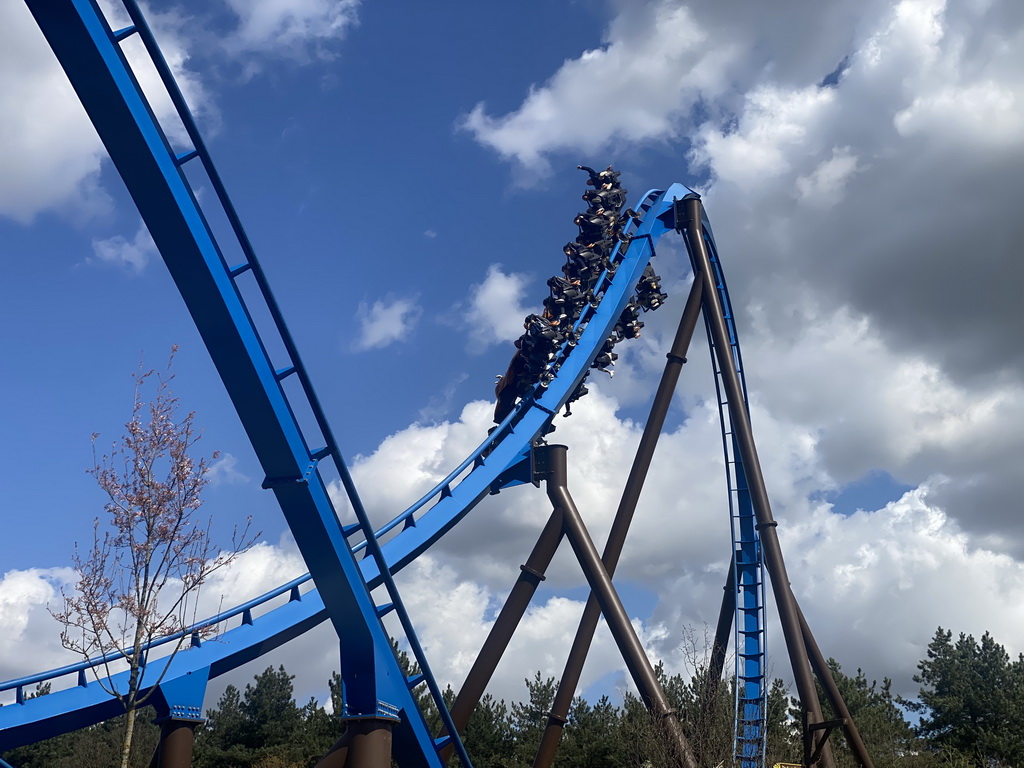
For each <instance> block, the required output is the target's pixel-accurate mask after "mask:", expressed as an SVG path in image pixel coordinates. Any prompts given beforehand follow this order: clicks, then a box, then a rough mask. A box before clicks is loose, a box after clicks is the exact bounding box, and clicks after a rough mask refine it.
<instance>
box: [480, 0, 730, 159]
mask: <svg viewBox="0 0 1024 768" xmlns="http://www.w3.org/2000/svg"><path fill="white" fill-rule="evenodd" d="M735 55H736V51H735V50H733V49H732V48H731V46H730V45H728V44H725V45H715V46H711V45H709V44H708V40H707V35H706V33H705V32H704V30H702V29H701V27H700V26H699V25H698V24H696V23H695V22H694V19H693V14H692V12H691V11H690V9H689V8H687V7H686V6H684V5H681V4H678V3H671V2H659V3H651V4H645V5H643V6H635V7H631V8H630V12H629V13H628V14H623V15H621V16H619V17H618V18H617V19H616V20H615V21H614V22H613V23H612V25H611V28H610V29H609V31H608V34H607V40H606V44H605V45H604V46H603V47H601V48H597V49H594V50H590V51H585V52H584V53H583V54H582V55H581V56H580V57H579V58H578V59H573V60H571V61H567V62H565V64H563V65H562V67H561V68H560V69H559V70H558V71H557V72H556V73H555V74H554V75H553V76H552V77H551V79H550V80H549V81H548V82H547V83H545V84H544V85H543V86H540V87H536V86H533V87H531V88H530V93H529V95H528V96H527V97H526V100H525V101H524V102H523V104H522V106H521V107H520V108H519V109H517V110H516V111H515V112H513V113H511V114H509V115H505V116H504V117H499V118H495V117H491V116H490V115H488V114H487V113H486V111H485V110H486V107H485V105H484V104H483V103H480V104H477V105H476V107H474V108H473V110H472V111H471V112H470V113H469V114H468V115H466V116H465V117H464V118H463V119H462V121H461V123H460V125H461V127H462V128H464V129H466V130H468V131H470V132H471V133H472V134H473V135H474V137H475V138H476V139H477V141H479V142H481V143H482V144H484V145H486V146H489V147H491V148H492V149H494V150H495V151H497V152H498V153H499V154H500V155H501V156H502V157H504V158H508V159H515V160H516V161H517V162H518V163H519V164H520V165H521V166H523V167H524V168H525V169H526V170H528V171H531V172H535V173H536V172H539V173H545V172H546V171H547V170H548V165H547V161H546V159H545V155H547V154H548V153H550V152H553V151H558V150H565V149H572V150H576V151H581V152H583V153H585V154H588V155H590V154H595V153H598V152H600V151H603V150H604V149H605V148H606V147H607V146H608V145H609V144H610V143H611V142H612V141H614V140H616V139H618V140H625V141H633V142H641V141H646V140H663V139H665V138H670V137H673V136H675V135H676V122H677V118H678V116H679V115H680V114H681V113H684V112H685V111H686V110H688V109H689V108H690V107H691V106H692V104H693V103H694V102H695V101H696V99H697V98H698V97H699V95H700V94H701V92H702V91H704V90H710V91H712V92H717V91H718V90H720V89H721V88H722V87H723V84H724V83H723V77H724V73H725V70H726V65H727V64H728V62H729V61H730V60H731V59H732V58H733V57H734V56H735ZM610 104H614V105H615V107H614V109H609V108H608V105H610Z"/></svg>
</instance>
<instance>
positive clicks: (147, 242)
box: [89, 224, 157, 275]
mask: <svg viewBox="0 0 1024 768" xmlns="http://www.w3.org/2000/svg"><path fill="white" fill-rule="evenodd" d="M92 252H93V255H94V258H91V259H89V261H90V262H93V263H96V262H100V263H103V264H112V265H114V266H117V267H122V268H123V269H124V270H125V271H127V272H129V273H131V274H135V275H140V274H142V272H143V270H145V268H146V265H147V264H149V259H150V257H151V256H153V255H155V254H156V252H157V250H156V245H155V244H154V243H153V238H152V237H150V236H149V230H148V229H146V225H145V224H140V225H139V230H138V232H136V233H135V237H134V238H132V239H131V240H127V239H125V237H124V236H123V235H114V236H113V237H108V238H106V239H105V240H93V241H92Z"/></svg>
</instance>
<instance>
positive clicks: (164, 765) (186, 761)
mask: <svg viewBox="0 0 1024 768" xmlns="http://www.w3.org/2000/svg"><path fill="white" fill-rule="evenodd" d="M158 722H159V723H160V743H159V744H158V745H157V748H156V753H155V754H154V755H153V762H152V763H151V765H153V766H156V768H190V766H191V765H192V747H193V746H195V742H196V726H198V725H202V723H203V722H204V721H203V720H177V719H175V718H170V717H168V718H165V719H162V720H160V721H158Z"/></svg>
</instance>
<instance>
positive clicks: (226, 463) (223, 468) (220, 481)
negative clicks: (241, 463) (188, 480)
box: [207, 453, 252, 485]
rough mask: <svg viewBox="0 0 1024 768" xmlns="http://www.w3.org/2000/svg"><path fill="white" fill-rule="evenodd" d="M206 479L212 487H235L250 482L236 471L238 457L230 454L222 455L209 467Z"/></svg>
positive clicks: (243, 474)
mask: <svg viewBox="0 0 1024 768" xmlns="http://www.w3.org/2000/svg"><path fill="white" fill-rule="evenodd" d="M207 478H208V479H209V481H210V483H211V484H213V485H236V484H241V483H248V482H250V481H251V480H252V478H250V477H249V476H248V475H246V474H245V473H244V472H242V471H241V470H239V469H238V457H237V456H235V455H233V454H230V453H225V454H223V455H222V456H221V457H220V458H219V459H217V460H216V461H215V462H213V463H212V464H211V465H210V472H209V474H208V475H207Z"/></svg>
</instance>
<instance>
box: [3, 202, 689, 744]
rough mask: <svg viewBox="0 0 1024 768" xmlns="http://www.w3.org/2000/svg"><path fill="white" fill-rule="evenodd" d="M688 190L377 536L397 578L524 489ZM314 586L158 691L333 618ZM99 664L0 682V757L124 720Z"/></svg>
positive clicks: (183, 655) (199, 657)
mask: <svg viewBox="0 0 1024 768" xmlns="http://www.w3.org/2000/svg"><path fill="white" fill-rule="evenodd" d="M689 192H690V190H689V189H688V188H686V187H684V186H682V185H681V184H674V185H672V186H671V187H670V188H669V189H668V190H666V191H659V190H652V191H650V192H648V193H647V194H646V195H645V196H644V197H643V199H642V201H641V202H640V203H639V205H637V206H636V207H635V210H636V211H637V212H638V213H640V214H641V217H642V218H641V221H640V223H639V224H636V223H633V224H631V225H630V227H629V228H628V229H627V231H626V233H627V235H630V236H631V238H632V239H631V240H630V242H629V244H628V246H625V247H624V246H622V245H620V246H619V247H617V249H616V251H615V252H614V254H613V259H612V260H613V262H614V263H615V264H616V265H617V269H616V270H615V274H614V276H609V275H604V276H602V278H601V280H600V282H599V284H598V289H597V291H596V294H597V295H598V296H599V297H600V302H599V303H598V305H597V307H596V308H595V307H591V308H588V310H587V311H586V312H585V313H584V314H583V315H582V316H581V318H580V321H579V323H580V324H581V325H583V324H585V329H584V330H583V333H582V335H581V336H580V338H579V341H578V342H577V344H576V345H575V346H573V347H569V346H566V347H565V348H564V349H563V351H562V355H561V357H560V358H559V361H558V362H559V366H558V370H557V373H556V376H555V378H554V380H552V381H551V382H550V384H549V385H548V386H547V387H542V386H540V385H537V386H536V387H535V388H534V389H533V391H532V392H531V393H530V394H529V395H528V396H527V397H526V398H524V399H523V400H521V401H520V402H519V403H518V404H517V405H516V407H515V409H514V410H513V412H512V413H511V414H510V415H509V416H508V417H507V418H506V419H505V421H503V422H502V424H500V425H499V426H498V428H497V429H496V430H495V432H494V433H493V434H491V435H489V436H487V437H486V438H485V439H484V440H483V441H482V442H481V443H480V444H479V445H478V446H477V447H476V449H475V450H474V451H473V452H472V453H471V454H470V455H469V456H467V457H466V459H465V460H464V461H463V462H462V463H460V464H459V465H458V466H457V467H455V468H454V469H453V470H452V471H451V472H450V473H449V474H448V475H447V476H446V477H445V478H444V479H442V480H441V481H440V482H439V483H437V484H436V485H435V486H434V487H433V488H432V489H431V490H430V491H428V492H427V493H426V494H424V495H423V496H422V497H421V498H420V499H418V500H417V501H416V502H415V503H413V504H412V505H411V506H409V507H408V508H407V509H405V510H404V511H403V512H401V513H400V514H398V515H396V516H395V517H394V518H392V519H391V520H390V521H388V522H387V523H386V524H384V525H383V526H381V527H380V528H378V529H377V530H376V532H375V533H376V536H377V537H378V538H381V537H384V536H386V535H388V534H389V533H391V532H393V531H397V533H395V534H394V535H393V536H392V538H390V539H389V540H388V541H387V542H386V543H384V544H383V545H382V547H381V549H382V551H383V553H384V555H385V559H386V562H387V565H388V570H389V572H390V573H392V574H394V573H397V572H399V571H400V570H401V569H402V568H404V567H405V566H407V565H408V564H409V563H411V562H412V561H413V560H414V559H415V558H416V557H417V556H418V555H420V554H422V553H423V552H425V551H426V550H427V549H428V548H429V547H430V546H431V545H432V544H433V543H434V542H436V541H437V540H438V539H440V538H441V536H443V535H444V534H445V533H446V532H447V531H449V530H451V528H452V527H454V526H455V525H456V524H457V523H458V522H459V520H461V519H463V518H464V517H465V516H466V515H467V514H468V513H469V512H470V511H471V510H472V509H473V508H474V507H475V506H476V505H477V503H478V502H479V501H480V500H481V499H482V498H483V497H484V496H486V495H488V494H490V493H492V492H494V491H498V490H500V489H501V488H504V487H509V486H512V485H517V484H519V481H518V480H517V479H515V478H514V477H506V475H507V473H508V472H509V471H510V470H514V469H515V467H516V465H518V464H520V463H521V462H522V461H524V459H525V458H526V457H527V455H528V452H529V450H530V447H531V445H532V443H533V441H534V440H535V439H536V438H537V437H538V436H539V435H540V434H541V433H542V432H543V431H544V429H545V428H546V427H547V425H548V424H549V423H550V421H551V419H552V418H553V416H554V415H555V414H556V413H558V411H559V409H560V408H561V407H562V406H563V405H564V404H565V402H566V401H567V400H568V399H569V397H570V396H571V394H572V392H573V391H574V390H575V388H576V386H577V384H578V383H579V382H580V381H581V380H582V378H583V377H584V375H585V374H586V373H587V372H588V370H589V369H590V364H591V363H592V362H593V360H594V357H595V356H596V355H597V354H598V352H599V350H600V348H601V347H602V345H603V344H604V341H605V339H606V338H607V337H608V335H609V334H610V333H611V330H612V328H613V326H614V325H615V322H616V320H617V319H618V317H619V315H620V314H621V312H622V309H623V307H624V306H625V304H626V302H627V301H628V300H629V297H630V295H631V294H632V292H633V290H634V288H635V286H636V283H637V281H638V280H639V278H640V276H641V275H642V274H643V270H644V267H645V266H646V265H647V263H648V262H649V260H650V257H651V255H653V253H654V244H655V243H656V242H657V240H658V239H659V238H660V237H661V236H662V235H663V234H665V232H667V231H671V229H672V221H671V219H668V220H666V213H669V214H670V212H671V211H670V209H671V204H672V200H673V198H674V197H682V196H683V195H685V194H688V193H689ZM503 478H504V479H503ZM365 545H366V542H365V541H363V542H360V543H357V544H356V545H355V546H353V551H355V552H358V551H360V550H362V549H363V548H364V547H365ZM360 568H361V570H362V574H363V578H364V579H365V581H366V583H367V585H368V586H369V587H370V588H371V589H373V588H375V587H377V586H379V585H380V583H381V580H382V577H381V574H380V572H379V569H378V568H377V564H376V561H375V560H374V559H372V558H364V559H362V560H361V561H360ZM309 579H310V576H309V574H306V575H305V576H303V577H300V578H299V579H296V580H294V581H292V582H289V583H288V584H285V585H283V586H282V587H278V588H277V589H275V590H271V591H270V592H268V593H267V594H266V595H263V596H261V597H259V598H255V599H254V600H251V601H248V602H247V603H245V604H243V605H241V606H238V607H236V608H234V609H232V610H230V611H227V612H225V613H223V614H219V615H218V616H215V617H211V618H209V619H206V620H204V621H202V622H199V623H198V624H197V625H196V627H195V628H197V629H198V628H200V627H203V626H209V625H212V624H217V623H220V622H223V621H227V620H228V619H230V618H233V617H236V616H240V615H242V616H243V622H245V621H248V622H250V623H243V624H242V626H240V627H237V628H235V629H231V630H228V631H227V632H225V633H224V634H223V635H221V637H220V638H219V639H218V641H217V642H215V643H203V644H202V645H199V646H197V647H193V648H189V649H188V650H185V651H182V652H180V653H178V655H177V656H175V658H174V660H173V661H172V662H171V665H170V667H169V669H168V671H167V673H166V674H165V676H164V678H163V680H162V681H161V683H160V685H161V686H171V685H173V684H174V683H175V682H176V681H180V680H184V679H188V678H190V677H192V676H195V675H197V674H201V673H203V671H204V670H208V673H207V674H206V677H207V679H212V678H215V677H217V676H219V675H221V674H224V673H225V672H228V671H230V670H232V669H234V668H236V667H238V666H240V665H241V664H244V663H246V662H248V661H251V660H252V659H253V658H256V657H258V656H261V655H263V654H265V653H268V652H269V651H271V650H273V649H275V648H277V647H279V646H281V645H282V644H284V643H286V642H287V641H288V640H291V639H293V638H294V637H296V636H298V635H300V634H302V633H303V632H306V631H308V630H309V629H311V628H312V627H314V626H316V625H317V624H320V623H322V622H323V621H325V620H326V619H327V618H328V616H327V613H326V611H325V609H324V605H323V601H322V600H321V599H320V597H319V594H318V593H317V591H316V590H315V589H314V590H312V591H310V592H308V593H306V594H304V595H300V593H299V586H300V585H301V584H304V583H305V582H307V581H308V580H309ZM284 592H290V593H291V600H290V601H289V602H288V603H287V604H286V605H284V606H281V607H279V608H276V609H274V610H272V611H270V612H268V613H267V614H265V615H263V616H260V617H258V618H256V619H255V620H253V619H252V617H251V612H252V610H253V609H254V608H256V607H258V606H260V605H262V604H264V603H265V602H268V601H269V600H271V599H273V598H275V597H277V596H279V595H281V594H283V593H284ZM245 614H248V617H246V616H245ZM173 639H174V637H171V638H162V639H160V640H158V641H156V642H155V643H154V644H153V646H154V648H155V647H158V646H161V645H164V644H166V643H167V642H169V641H170V640H173ZM147 650H149V649H147ZM94 666H97V664H95V663H94V664H87V663H84V662H82V663H78V664H72V665H68V666H65V667H61V668H58V669H55V670H49V671H47V672H41V673H37V674H34V675H29V676H26V677H22V678H18V679H16V680H10V681H7V682H3V683H0V691H6V690H15V691H17V696H16V704H15V705H14V706H7V707H2V708H0V750H7V749H12V748H14V747H17V746H20V745H22V744H27V743H31V742H33V741H36V740H38V739H40V738H45V737H47V736H52V735H56V734H57V733H62V732H66V731H69V730H75V729H77V728H82V727H85V726H87V725H91V724H94V723H97V722H101V721H102V720H104V719H108V718H110V717H113V716H114V715H116V714H117V706H118V705H117V703H116V702H112V701H111V699H110V697H109V695H108V694H107V693H106V692H105V691H103V689H102V688H101V687H100V686H99V685H98V684H97V683H96V682H95V681H92V682H88V675H87V673H88V670H90V669H91V668H92V667H94ZM68 675H76V676H77V677H78V683H79V684H78V685H76V686H75V687H73V688H68V689H65V690H62V691H56V692H54V693H51V694H49V695H47V696H44V697H38V698H31V699H30V698H26V697H25V689H26V688H27V687H28V686H31V685H34V684H37V683H40V682H46V681H49V680H54V679H58V678H61V677H65V676H68ZM83 682H84V683H85V684H84V685H83V684H82V683H83ZM111 704H114V706H113V707H112V706H111Z"/></svg>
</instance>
